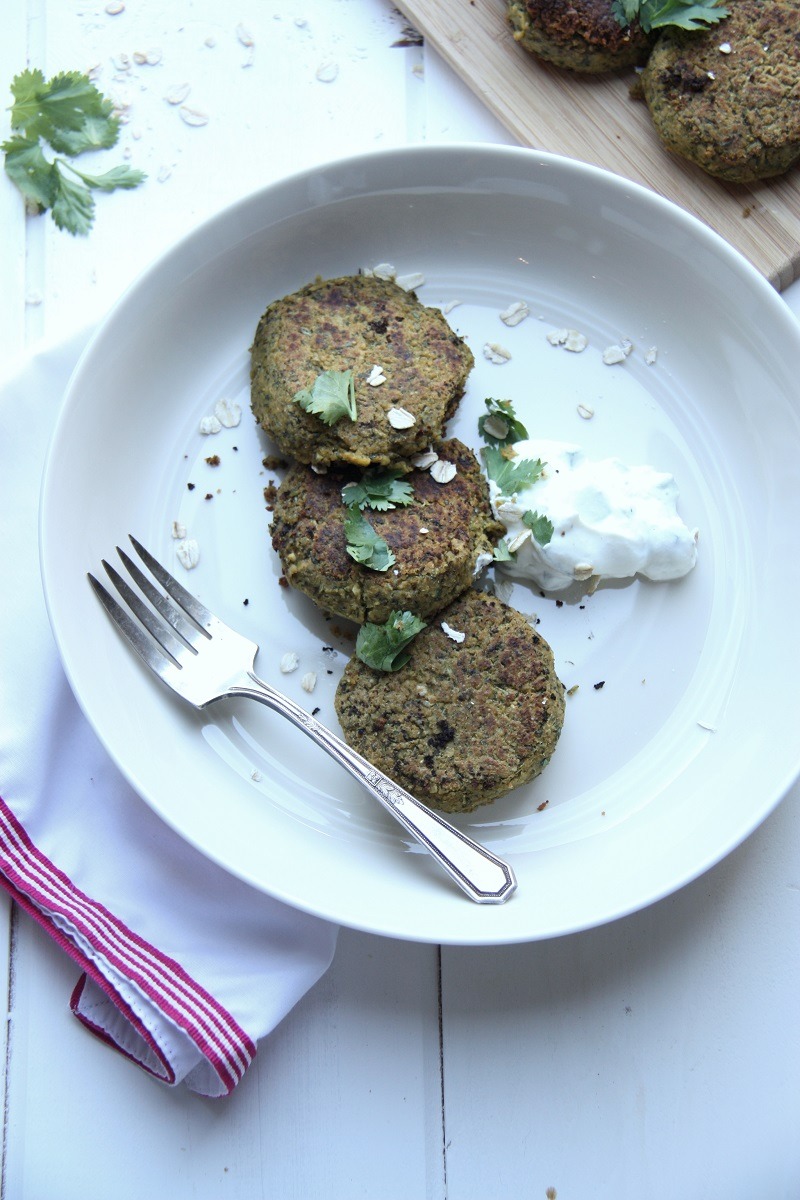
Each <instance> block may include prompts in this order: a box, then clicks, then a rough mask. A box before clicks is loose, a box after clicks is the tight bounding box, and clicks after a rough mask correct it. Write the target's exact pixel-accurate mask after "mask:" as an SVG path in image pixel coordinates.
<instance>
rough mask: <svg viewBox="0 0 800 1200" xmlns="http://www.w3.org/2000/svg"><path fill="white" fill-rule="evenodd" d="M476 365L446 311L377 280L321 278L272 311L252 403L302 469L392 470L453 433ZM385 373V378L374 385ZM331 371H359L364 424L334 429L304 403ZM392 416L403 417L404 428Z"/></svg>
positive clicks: (262, 333)
mask: <svg viewBox="0 0 800 1200" xmlns="http://www.w3.org/2000/svg"><path fill="white" fill-rule="evenodd" d="M473 364H474V359H473V356H472V351H471V350H470V349H469V347H468V346H467V344H466V342H465V341H464V340H463V339H462V338H460V337H459V336H458V334H456V333H455V332H454V331H453V330H452V329H451V328H450V326H449V325H448V323H447V320H446V318H445V317H444V315H443V314H442V313H441V312H440V311H439V309H437V308H428V307H427V306H426V305H424V304H422V303H421V302H420V301H419V300H418V299H417V297H416V295H415V294H414V292H409V291H405V290H404V289H403V288H401V287H400V286H399V285H398V284H396V283H394V282H391V281H389V280H385V279H381V278H378V277H377V276H372V275H350V276H344V277H342V278H339V279H317V280H315V281H314V282H313V283H310V284H308V285H307V286H306V287H304V288H301V289H300V290H299V291H297V292H294V293H293V294H292V295H290V296H285V297H283V299H281V300H276V301H275V302H274V303H273V304H270V306H269V307H268V308H267V310H266V312H265V313H264V314H263V316H262V317H261V320H260V321H259V323H258V327H257V329H256V334H255V338H254V341H253V345H252V347H251V369H250V379H251V406H252V409H253V414H254V416H255V418H256V420H257V421H259V422H260V424H261V425H262V427H263V428H264V429H265V430H266V432H267V433H268V434H269V436H270V437H271V438H272V439H273V441H274V442H275V443H276V445H277V446H278V448H279V449H280V450H281V452H282V453H283V454H285V455H287V456H288V457H289V458H294V459H297V460H298V461H299V462H304V463H312V464H314V465H317V466H327V465H329V464H331V463H351V464H353V465H354V466H358V467H367V466H370V465H371V464H374V465H379V466H391V465H393V464H396V463H402V462H404V461H405V460H407V459H409V458H411V457H412V456H413V455H415V454H418V453H420V452H421V451H423V450H425V449H427V447H428V446H429V445H430V443H431V442H435V441H438V440H439V439H440V438H441V437H442V436H443V434H444V427H445V424H446V422H447V421H448V420H449V418H450V417H451V416H452V415H453V413H454V412H455V409H456V407H457V405H458V402H459V400H460V399H461V397H462V395H463V393H464V387H465V385H466V380H467V376H468V374H469V372H470V371H471V369H472V367H473ZM375 367H378V368H379V370H380V372H381V374H382V375H383V377H384V381H383V382H381V383H380V384H378V385H377V386H373V385H372V384H370V383H368V382H367V381H368V379H370V377H371V376H373V369H374V368H375ZM325 371H353V374H354V383H355V403H356V409H357V415H356V417H355V420H352V419H351V418H350V417H349V416H347V415H346V416H343V417H341V418H340V419H339V420H337V421H336V422H335V423H334V424H332V425H328V424H326V423H325V422H324V421H322V420H320V418H319V417H318V416H317V415H315V414H313V413H310V412H307V411H305V409H304V408H302V407H301V405H300V404H298V403H297V402H296V401H295V399H294V397H295V396H296V395H297V393H298V392H302V391H304V390H309V389H311V388H312V387H313V385H314V382H315V380H316V378H317V377H318V376H319V375H321V374H322V373H323V372H325ZM392 410H402V411H403V412H404V413H406V414H408V415H409V416H408V417H407V418H404V417H402V416H401V417H400V418H399V421H397V420H396V418H395V417H394V416H393V415H392Z"/></svg>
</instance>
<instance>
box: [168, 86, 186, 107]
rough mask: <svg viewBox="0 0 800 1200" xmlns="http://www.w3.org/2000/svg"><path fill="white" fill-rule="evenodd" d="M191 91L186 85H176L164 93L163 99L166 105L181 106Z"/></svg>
mask: <svg viewBox="0 0 800 1200" xmlns="http://www.w3.org/2000/svg"><path fill="white" fill-rule="evenodd" d="M191 90H192V89H191V85H190V84H188V83H176V84H174V85H173V87H171V88H170V89H169V90H168V91H167V92H166V93H165V95H164V99H165V100H166V102H167V104H183V102H184V100H185V99H186V97H187V96H188V95H189V92H190V91H191Z"/></svg>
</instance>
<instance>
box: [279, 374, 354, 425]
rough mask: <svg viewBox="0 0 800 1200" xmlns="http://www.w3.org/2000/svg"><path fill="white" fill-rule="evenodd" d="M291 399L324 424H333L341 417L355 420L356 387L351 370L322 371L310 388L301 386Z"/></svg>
mask: <svg viewBox="0 0 800 1200" xmlns="http://www.w3.org/2000/svg"><path fill="white" fill-rule="evenodd" d="M292 399H293V400H294V401H295V402H296V403H297V404H299V405H300V407H301V408H303V409H305V411H306V412H307V413H312V414H313V415H314V416H315V417H319V419H320V420H321V421H324V423H325V424H326V425H335V424H336V422H337V421H339V420H341V418H342V417H349V418H350V420H351V421H355V419H356V416H357V409H356V387H355V379H354V376H353V372H352V371H322V372H321V373H320V374H319V375H318V376H317V378H316V379H315V380H314V383H313V384H312V386H311V389H310V390H309V389H308V388H301V390H300V391H299V392H295V394H294V396H293V397H292Z"/></svg>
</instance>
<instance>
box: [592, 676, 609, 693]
mask: <svg viewBox="0 0 800 1200" xmlns="http://www.w3.org/2000/svg"><path fill="white" fill-rule="evenodd" d="M593 686H594V690H595V691H596V692H599V691H602V689H603V688H604V687H605V686H606V681H605V679H601V680H600V682H599V683H595V684H594V685H593Z"/></svg>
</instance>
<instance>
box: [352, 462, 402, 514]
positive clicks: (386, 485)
mask: <svg viewBox="0 0 800 1200" xmlns="http://www.w3.org/2000/svg"><path fill="white" fill-rule="evenodd" d="M402 474H403V472H402V471H366V472H365V473H364V474H363V475H362V477H361V479H360V480H358V481H356V482H354V483H346V484H345V485H344V487H343V488H342V500H343V501H344V503H345V504H347V505H351V504H355V505H357V507H358V508H360V509H365V508H374V509H377V510H378V512H386V511H387V509H390V508H396V507H397V505H398V504H399V505H401V507H403V508H405V507H406V505H408V504H413V503H414V492H413V489H412V487H411V484H410V483H406V482H405V480H403V479H402V478H401V476H402Z"/></svg>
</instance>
